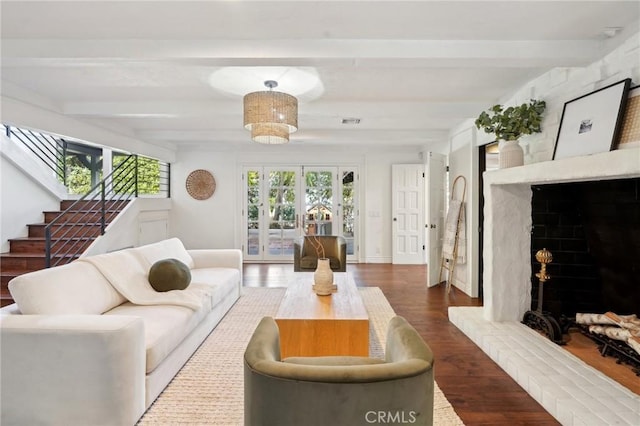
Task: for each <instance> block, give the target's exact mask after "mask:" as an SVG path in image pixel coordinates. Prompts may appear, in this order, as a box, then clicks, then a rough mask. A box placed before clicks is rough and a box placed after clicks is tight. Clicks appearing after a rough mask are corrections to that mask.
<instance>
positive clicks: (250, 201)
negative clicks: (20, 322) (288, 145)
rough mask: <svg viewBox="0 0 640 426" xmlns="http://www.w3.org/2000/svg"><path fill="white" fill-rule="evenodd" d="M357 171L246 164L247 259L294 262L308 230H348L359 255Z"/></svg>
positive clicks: (353, 252) (351, 251)
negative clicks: (299, 240) (298, 243)
mask: <svg viewBox="0 0 640 426" xmlns="http://www.w3.org/2000/svg"><path fill="white" fill-rule="evenodd" d="M356 178H357V170H356V169H355V168H354V167H304V166H292V167H261V166H258V167H250V166H247V167H244V169H243V175H242V179H243V186H244V189H245V192H244V193H245V194H246V196H245V197H244V205H243V209H242V214H243V225H242V226H243V231H242V232H243V238H242V240H243V242H242V248H243V252H244V256H245V259H247V260H255V261H263V260H264V261H274V262H290V261H292V260H293V242H294V239H295V238H296V237H299V236H302V235H305V234H306V235H342V236H343V237H344V238H345V239H346V240H347V259H348V260H354V259H356V258H357V247H358V245H357V239H356V236H357V228H358V220H357V218H358V208H357V202H358V200H357V197H356V195H357V190H356V189H357V186H356V185H357V180H356Z"/></svg>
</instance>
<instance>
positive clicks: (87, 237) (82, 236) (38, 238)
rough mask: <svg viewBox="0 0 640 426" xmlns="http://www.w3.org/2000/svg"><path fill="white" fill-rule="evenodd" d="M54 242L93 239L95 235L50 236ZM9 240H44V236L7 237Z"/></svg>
mask: <svg viewBox="0 0 640 426" xmlns="http://www.w3.org/2000/svg"><path fill="white" fill-rule="evenodd" d="M52 239H53V240H54V242H56V241H63V240H95V239H96V236H95V235H81V236H72V237H55V236H54V237H52ZM9 241H46V238H45V237H18V238H9Z"/></svg>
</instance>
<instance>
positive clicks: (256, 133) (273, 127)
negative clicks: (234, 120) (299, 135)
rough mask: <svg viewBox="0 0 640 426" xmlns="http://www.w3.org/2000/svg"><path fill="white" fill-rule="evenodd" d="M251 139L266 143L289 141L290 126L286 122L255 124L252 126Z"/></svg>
mask: <svg viewBox="0 0 640 426" xmlns="http://www.w3.org/2000/svg"><path fill="white" fill-rule="evenodd" d="M251 140H253V141H255V142H259V143H264V144H283V143H287V142H289V128H288V127H287V125H286V124H254V125H253V126H251Z"/></svg>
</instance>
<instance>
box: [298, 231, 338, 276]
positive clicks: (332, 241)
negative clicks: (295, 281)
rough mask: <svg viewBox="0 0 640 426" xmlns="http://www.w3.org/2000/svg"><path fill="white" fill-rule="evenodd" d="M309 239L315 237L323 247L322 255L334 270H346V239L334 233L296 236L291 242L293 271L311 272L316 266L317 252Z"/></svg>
mask: <svg viewBox="0 0 640 426" xmlns="http://www.w3.org/2000/svg"><path fill="white" fill-rule="evenodd" d="M311 239H317V241H318V243H320V244H322V247H323V248H324V257H326V258H328V259H329V265H330V266H331V270H332V271H334V272H345V271H346V270H347V241H346V240H345V239H344V237H340V236H335V235H317V236H305V237H300V238H297V239H296V240H295V241H294V244H293V270H294V271H295V272H313V271H315V270H316V268H317V266H318V253H317V252H316V249H315V248H314V246H313V243H312V241H311Z"/></svg>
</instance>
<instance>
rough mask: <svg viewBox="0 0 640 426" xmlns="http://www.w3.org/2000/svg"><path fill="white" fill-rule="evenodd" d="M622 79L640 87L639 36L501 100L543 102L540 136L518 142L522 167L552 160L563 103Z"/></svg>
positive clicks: (560, 69) (562, 69)
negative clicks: (604, 53) (593, 59)
mask: <svg viewBox="0 0 640 426" xmlns="http://www.w3.org/2000/svg"><path fill="white" fill-rule="evenodd" d="M625 78H631V79H632V86H634V85H638V84H640V33H636V34H635V35H633V36H632V37H630V38H629V39H627V41H626V42H625V43H623V44H622V46H620V47H619V48H617V49H615V50H614V51H613V52H611V53H609V54H608V55H606V56H604V57H603V58H602V59H600V60H598V61H596V62H594V63H592V64H590V65H589V66H587V67H584V68H556V69H554V70H552V71H550V72H547V73H545V74H543V75H541V76H540V77H538V78H536V79H534V80H532V81H530V82H529V83H528V84H526V85H524V86H522V87H521V88H520V89H519V90H518V91H516V92H515V93H514V94H513V95H511V96H509V97H506V98H505V99H503V100H502V101H501V103H504V104H507V105H517V104H521V103H523V102H527V101H528V100H529V99H532V98H533V99H543V100H545V102H546V103H547V109H546V111H545V114H544V120H543V122H542V133H539V134H536V135H529V136H526V137H523V138H522V139H521V145H522V147H523V149H524V151H525V164H529V163H537V162H540V161H549V160H551V159H552V158H553V149H554V147H555V141H556V137H557V134H558V128H559V127H560V119H561V117H562V109H563V107H564V104H565V103H566V102H568V101H571V100H573V99H575V98H577V97H580V96H583V95H586V94H588V93H590V92H592V91H594V90H597V89H600V88H602V87H605V86H608V85H609V84H612V83H616V82H618V81H620V80H623V79H625ZM478 113H479V112H478Z"/></svg>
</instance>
